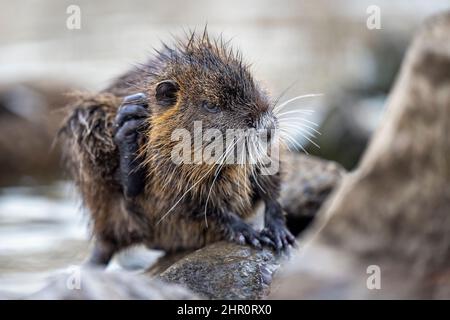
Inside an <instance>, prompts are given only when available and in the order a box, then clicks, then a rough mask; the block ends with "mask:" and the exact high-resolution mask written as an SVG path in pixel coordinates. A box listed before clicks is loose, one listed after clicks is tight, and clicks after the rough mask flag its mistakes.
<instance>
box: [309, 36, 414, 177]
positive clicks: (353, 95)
mask: <svg viewBox="0 0 450 320" xmlns="http://www.w3.org/2000/svg"><path fill="white" fill-rule="evenodd" d="M369 40H371V41H369ZM406 40H407V38H406V37H405V36H404V34H402V33H395V32H392V33H388V34H383V35H381V36H380V37H379V38H374V39H365V42H367V43H366V44H365V46H364V50H363V52H364V53H365V54H364V56H365V60H366V61H365V63H361V62H360V63H361V67H363V68H358V73H359V78H357V79H345V78H344V79H342V82H343V83H344V84H343V85H342V87H339V88H338V89H336V88H333V89H332V90H331V92H330V93H329V94H327V98H326V102H325V105H326V107H327V108H326V112H325V115H324V120H323V121H322V124H321V126H320V129H319V131H320V132H321V133H322V134H321V135H320V136H318V137H317V139H315V141H316V143H317V144H318V145H319V146H320V149H317V148H315V147H314V146H312V145H310V146H308V148H307V150H308V152H310V153H311V154H312V155H317V156H320V157H321V158H325V159H329V160H333V161H337V162H338V163H340V164H342V165H343V166H344V167H345V168H346V169H347V170H351V169H353V168H355V167H356V165H357V163H358V161H359V159H360V157H361V155H362V154H363V152H364V150H365V148H366V146H367V143H368V141H369V139H370V137H371V135H372V134H373V132H374V131H375V129H376V128H377V126H378V125H379V123H380V121H381V118H382V114H383V111H384V104H385V100H386V97H387V94H388V92H389V90H390V88H391V87H392V85H393V83H394V80H395V77H396V75H397V74H398V71H399V68H400V64H401V61H402V59H403V55H404V53H405V51H406V47H407V41H406ZM361 69H363V70H361Z"/></svg>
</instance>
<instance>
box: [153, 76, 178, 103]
mask: <svg viewBox="0 0 450 320" xmlns="http://www.w3.org/2000/svg"><path fill="white" fill-rule="evenodd" d="M179 89H180V87H179V86H178V83H176V81H173V80H164V81H161V82H159V83H158V84H157V85H156V91H155V97H156V101H157V103H158V104H159V105H161V106H164V107H169V106H172V105H174V104H175V103H176V102H177V92H178V90H179Z"/></svg>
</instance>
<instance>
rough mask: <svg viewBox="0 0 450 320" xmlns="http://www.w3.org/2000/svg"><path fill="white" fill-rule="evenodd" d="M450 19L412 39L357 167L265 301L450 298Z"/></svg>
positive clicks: (432, 23)
mask: <svg viewBox="0 0 450 320" xmlns="http://www.w3.org/2000/svg"><path fill="white" fill-rule="evenodd" d="M448 128H450V12H446V13H443V14H441V15H438V16H434V17H432V18H430V19H429V20H428V21H427V23H426V24H425V26H424V27H423V28H422V30H421V31H420V32H419V33H418V35H417V37H416V38H415V40H414V42H413V44H412V45H411V47H410V49H409V51H408V54H407V57H406V59H405V61H404V62H403V65H402V69H401V73H400V76H399V78H398V81H397V83H396V85H395V87H394V90H393V92H392V93H391V95H390V97H389V102H388V105H387V113H386V114H385V119H384V121H383V123H382V125H381V126H380V127H379V128H378V131H377V132H376V134H375V136H374V138H373V139H372V141H371V144H370V146H369V148H368V150H367V151H366V153H365V154H364V157H363V159H362V161H361V164H360V167H359V168H358V169H357V170H356V171H355V172H354V173H352V174H351V175H348V176H346V177H345V178H344V180H343V182H342V184H341V186H340V187H339V188H338V190H336V193H335V195H334V196H333V197H332V198H331V199H330V200H329V201H328V202H327V203H326V204H325V206H324V207H323V210H321V211H320V212H319V214H318V216H317V219H316V220H315V224H314V226H313V228H312V229H310V230H308V234H307V235H306V236H305V237H304V238H303V240H302V243H303V244H304V248H303V250H302V252H301V254H300V253H298V254H297V255H296V257H295V258H294V259H293V260H292V261H291V262H289V264H288V265H287V266H286V268H285V269H284V270H283V271H282V272H280V273H279V277H278V278H277V281H276V285H275V284H274V290H272V295H271V297H272V298H276V299H278V298H289V299H299V298H319V297H320V298H358V299H361V298H384V299H390V298H414V299H420V298H426V299H430V298H447V299H448V298H450V290H448V288H449V285H450V277H449V276H448V275H449V273H448V270H449V267H450V216H449V213H450V189H449V181H450V158H449V155H450V140H449V138H448Z"/></svg>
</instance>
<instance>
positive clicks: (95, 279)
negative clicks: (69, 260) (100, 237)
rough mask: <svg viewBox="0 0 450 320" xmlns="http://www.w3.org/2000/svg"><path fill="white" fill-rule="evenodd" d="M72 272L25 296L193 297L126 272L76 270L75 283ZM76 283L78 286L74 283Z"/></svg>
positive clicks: (95, 297)
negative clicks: (77, 273) (78, 271)
mask: <svg viewBox="0 0 450 320" xmlns="http://www.w3.org/2000/svg"><path fill="white" fill-rule="evenodd" d="M77 281H78V280H77V279H76V278H74V275H61V276H58V277H56V279H54V280H53V281H52V282H51V283H50V284H49V285H48V286H46V287H45V288H44V289H42V290H40V291H39V292H37V293H35V294H33V295H31V296H29V297H27V299H38V300H56V299H58V300H117V299H120V300H124V299H126V300H128V299H139V300H156V299H158V300H159V299H166V300H168V299H196V298H197V297H196V296H195V295H194V294H193V293H191V292H189V291H188V290H187V289H184V288H182V287H180V286H177V285H173V284H166V283H163V282H161V281H158V280H152V279H149V278H148V277H145V276H143V275H137V274H131V273H126V272H104V271H103V270H97V269H84V268H83V269H80V273H79V282H77ZM78 284H79V285H78Z"/></svg>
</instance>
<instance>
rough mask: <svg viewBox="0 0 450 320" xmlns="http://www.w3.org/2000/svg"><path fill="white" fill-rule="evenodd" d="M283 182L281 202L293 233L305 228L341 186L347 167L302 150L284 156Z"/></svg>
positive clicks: (295, 233)
mask: <svg viewBox="0 0 450 320" xmlns="http://www.w3.org/2000/svg"><path fill="white" fill-rule="evenodd" d="M283 172H284V173H285V174H284V183H283V185H282V189H281V197H280V203H281V205H282V206H283V208H284V210H285V211H286V214H287V216H286V218H287V225H288V227H289V229H290V230H291V232H292V233H293V234H294V235H298V234H299V233H300V232H301V231H303V230H304V229H305V228H306V227H307V226H308V225H309V223H310V222H311V221H312V220H313V218H314V217H315V215H316V213H317V211H318V210H319V209H320V207H321V205H322V204H323V202H324V201H325V199H326V198H327V197H328V196H329V194H330V193H331V191H332V190H333V189H334V188H335V187H336V186H338V185H339V183H340V182H341V180H342V177H343V176H344V174H345V170H344V169H343V168H342V167H341V166H340V165H339V164H337V163H335V162H332V161H327V160H322V159H319V158H317V157H312V156H307V155H303V154H299V153H286V154H284V155H283Z"/></svg>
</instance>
